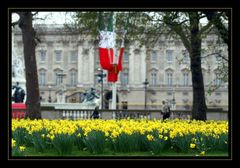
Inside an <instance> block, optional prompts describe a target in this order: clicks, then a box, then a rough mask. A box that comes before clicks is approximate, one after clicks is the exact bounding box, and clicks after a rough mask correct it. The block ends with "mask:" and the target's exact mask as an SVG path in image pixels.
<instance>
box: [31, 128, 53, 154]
mask: <svg viewBox="0 0 240 168" xmlns="http://www.w3.org/2000/svg"><path fill="white" fill-rule="evenodd" d="M47 134H48V131H47V130H46V129H42V130H40V131H35V132H33V133H32V137H31V140H32V144H33V147H34V148H35V150H36V151H37V152H43V151H45V150H46V149H49V148H50V147H52V144H51V141H50V139H49V138H47Z"/></svg>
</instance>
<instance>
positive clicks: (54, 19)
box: [12, 12, 72, 24]
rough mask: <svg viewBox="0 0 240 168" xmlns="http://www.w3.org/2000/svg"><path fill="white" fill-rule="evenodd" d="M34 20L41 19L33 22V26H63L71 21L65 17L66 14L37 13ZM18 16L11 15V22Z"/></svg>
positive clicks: (68, 17) (67, 16)
mask: <svg viewBox="0 0 240 168" xmlns="http://www.w3.org/2000/svg"><path fill="white" fill-rule="evenodd" d="M35 17H36V18H43V19H44V20H41V19H36V20H34V21H33V24H64V23H69V22H70V21H72V19H71V17H70V15H69V14H68V15H66V12H39V13H38V14H37V15H36V16H35ZM18 18H19V16H18V15H17V14H13V15H12V20H13V22H14V21H16V20H18Z"/></svg>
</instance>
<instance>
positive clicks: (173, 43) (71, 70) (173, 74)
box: [13, 25, 228, 110]
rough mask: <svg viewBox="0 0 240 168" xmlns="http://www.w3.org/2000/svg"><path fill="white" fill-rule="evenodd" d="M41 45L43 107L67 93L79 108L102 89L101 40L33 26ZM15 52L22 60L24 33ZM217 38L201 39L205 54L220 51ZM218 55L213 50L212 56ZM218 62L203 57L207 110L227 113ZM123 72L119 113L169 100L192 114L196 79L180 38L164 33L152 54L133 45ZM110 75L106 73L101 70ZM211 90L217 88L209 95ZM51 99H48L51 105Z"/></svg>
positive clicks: (223, 50)
mask: <svg viewBox="0 0 240 168" xmlns="http://www.w3.org/2000/svg"><path fill="white" fill-rule="evenodd" d="M35 29H36V32H37V33H38V36H39V39H40V40H41V42H40V43H38V45H37V46H36V58H37V69H38V81H39V88H40V96H41V101H42V102H49V101H50V102H58V101H59V94H64V95H65V96H64V97H65V100H62V101H64V102H71V103H79V102H81V94H82V93H83V92H85V91H86V90H88V89H90V88H96V89H97V90H101V83H99V77H98V76H97V73H98V70H99V68H100V67H101V66H100V63H99V52H98V40H96V39H93V38H91V37H89V36H86V37H84V38H82V37H81V35H80V34H76V33H72V32H68V31H66V30H65V29H64V28H63V26H62V25H35ZM13 32H14V47H15V48H16V52H17V54H18V55H20V56H23V42H22V34H21V31H20V29H19V28H16V29H14V31H13ZM217 39H218V36H217V35H216V34H215V33H209V34H208V35H207V36H206V37H205V38H204V39H203V40H202V49H203V52H202V55H208V54H211V53H213V52H216V51H215V50H214V49H211V47H209V46H211V45H213V44H215V43H216V41H217ZM213 50H214V51H213ZM217 50H218V52H220V53H221V54H222V55H224V56H226V57H227V56H228V55H227V54H228V50H227V46H226V45H225V44H222V45H221V47H218V49H217ZM218 62H219V59H218V57H216V56H215V55H211V56H209V57H203V58H202V72H203V77H204V85H205V92H206V94H205V95H206V103H207V106H208V107H217V108H223V109H224V110H228V83H223V82H221V80H219V79H218V78H217V75H216V73H217V67H218ZM122 65H123V70H122V71H121V72H120V73H119V76H118V77H119V80H118V81H117V103H118V108H122V106H123V105H127V108H128V109H143V108H144V106H145V105H146V108H147V109H158V108H160V107H161V106H162V103H161V102H162V101H163V100H165V101H167V102H168V103H170V104H173V108H174V109H186V110H189V109H191V105H192V97H193V96H192V95H193V92H192V78H191V71H190V60H189V56H188V52H187V51H186V49H185V47H184V46H183V44H182V42H181V40H180V39H177V38H167V37H166V35H165V34H162V35H161V37H160V38H159V40H158V42H157V43H156V45H155V46H154V47H152V48H151V49H149V48H146V46H142V47H141V48H139V45H137V42H129V44H128V45H126V47H125V49H124V54H123V59H122ZM103 72H104V73H107V71H103ZM211 85H215V86H219V87H218V89H216V90H215V91H214V92H213V93H211V94H208V92H207V91H208V89H209V87H210V86H211ZM103 89H104V92H103V93H104V94H103V95H104V96H103V97H104V99H103V100H104V102H105V106H107V104H109V101H110V99H111V96H110V98H109V93H110V92H111V83H108V82H107V79H106V78H104V79H103ZM49 98H50V100H49Z"/></svg>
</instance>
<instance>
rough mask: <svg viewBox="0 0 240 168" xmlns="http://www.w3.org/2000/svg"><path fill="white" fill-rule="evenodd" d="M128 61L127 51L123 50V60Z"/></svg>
mask: <svg viewBox="0 0 240 168" xmlns="http://www.w3.org/2000/svg"><path fill="white" fill-rule="evenodd" d="M128 61H129V53H128V52H124V54H123V62H128Z"/></svg>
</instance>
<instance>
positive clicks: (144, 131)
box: [12, 119, 228, 155]
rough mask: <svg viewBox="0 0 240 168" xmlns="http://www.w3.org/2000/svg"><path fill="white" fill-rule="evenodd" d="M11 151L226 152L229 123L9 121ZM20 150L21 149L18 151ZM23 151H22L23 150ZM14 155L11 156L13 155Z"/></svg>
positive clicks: (183, 121) (185, 121)
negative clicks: (31, 148)
mask: <svg viewBox="0 0 240 168" xmlns="http://www.w3.org/2000/svg"><path fill="white" fill-rule="evenodd" d="M12 142H14V144H13V146H12V147H13V149H14V150H13V151H16V149H18V150H17V151H18V152H17V153H18V155H19V153H21V151H24V150H25V148H26V149H27V148H28V147H34V149H35V150H36V151H37V152H44V151H45V150H46V149H54V150H55V151H56V152H57V153H58V155H66V154H70V153H71V152H72V150H73V148H74V147H75V146H76V147H77V148H78V150H88V151H89V152H91V153H93V154H97V153H103V152H104V150H105V149H108V150H112V151H114V152H141V151H151V152H152V153H153V154H159V153H161V152H162V151H166V150H169V149H171V150H174V151H176V152H184V153H189V152H193V153H196V154H199V155H205V154H206V153H207V152H210V151H226V152H227V151H228V122H226V121H206V122H203V121H194V120H177V119H176V120H171V121H170V120H169V121H162V120H145V119H142V120H127V119H126V120H125V119H124V120H78V121H69V120H52V121H50V120H45V119H44V120H32V121H31V120H24V119H21V120H15V119H13V120H12ZM20 147H21V149H20ZM23 149H24V150H23ZM13 155H14V154H13Z"/></svg>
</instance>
